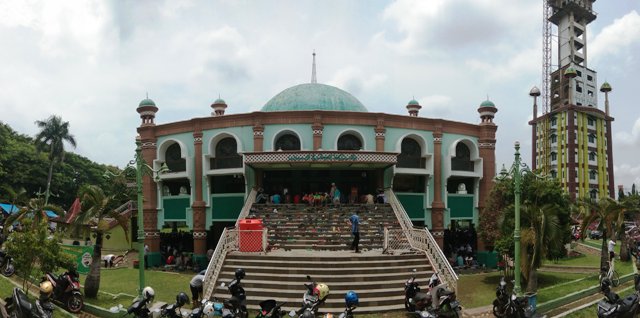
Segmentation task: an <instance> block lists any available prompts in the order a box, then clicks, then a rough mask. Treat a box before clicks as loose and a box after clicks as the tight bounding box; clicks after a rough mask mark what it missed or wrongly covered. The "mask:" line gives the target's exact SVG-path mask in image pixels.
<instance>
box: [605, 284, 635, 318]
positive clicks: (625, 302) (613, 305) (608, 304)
mask: <svg viewBox="0 0 640 318" xmlns="http://www.w3.org/2000/svg"><path fill="white" fill-rule="evenodd" d="M634 283H635V290H636V291H635V292H634V293H633V294H631V295H629V296H627V297H626V298H624V299H620V297H619V296H618V294H616V293H615V292H614V291H612V290H611V281H610V280H609V279H607V278H605V279H603V280H602V282H600V291H602V293H603V294H604V295H605V298H604V299H603V300H601V301H599V302H598V317H599V318H605V317H607V318H608V317H616V318H626V317H636V316H637V315H638V314H640V276H638V274H636V276H635V277H634Z"/></svg>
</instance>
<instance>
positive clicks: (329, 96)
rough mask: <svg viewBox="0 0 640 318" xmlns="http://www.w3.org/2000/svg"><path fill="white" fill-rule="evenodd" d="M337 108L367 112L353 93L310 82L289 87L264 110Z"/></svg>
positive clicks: (263, 108)
mask: <svg viewBox="0 0 640 318" xmlns="http://www.w3.org/2000/svg"><path fill="white" fill-rule="evenodd" d="M292 110H293V111H295V110H337V111H350V112H367V108H366V107H364V105H362V103H360V101H359V100H358V99H356V98H355V97H353V95H351V94H349V93H347V92H345V91H343V90H341V89H339V88H337V87H333V86H329V85H324V84H317V83H308V84H300V85H296V86H293V87H289V88H287V89H285V90H284V91H282V92H280V93H279V94H278V95H276V96H274V97H273V98H271V100H269V101H268V102H267V103H266V104H265V105H264V107H262V111H263V112H279V111H292Z"/></svg>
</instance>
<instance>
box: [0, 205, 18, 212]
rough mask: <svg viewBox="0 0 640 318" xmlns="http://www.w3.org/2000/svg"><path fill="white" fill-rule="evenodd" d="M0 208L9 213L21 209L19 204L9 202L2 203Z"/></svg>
mask: <svg viewBox="0 0 640 318" xmlns="http://www.w3.org/2000/svg"><path fill="white" fill-rule="evenodd" d="M0 209H2V210H3V211H4V212H5V213H9V214H12V213H16V212H18V211H19V210H20V209H19V208H18V207H17V206H15V205H13V204H7V203H0Z"/></svg>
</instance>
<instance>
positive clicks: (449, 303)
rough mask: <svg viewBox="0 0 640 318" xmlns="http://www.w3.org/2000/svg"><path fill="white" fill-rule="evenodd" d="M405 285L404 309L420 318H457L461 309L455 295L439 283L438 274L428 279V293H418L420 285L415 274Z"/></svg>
mask: <svg viewBox="0 0 640 318" xmlns="http://www.w3.org/2000/svg"><path fill="white" fill-rule="evenodd" d="M413 272H414V274H413V275H412V276H411V278H409V279H408V280H407V282H406V283H405V288H404V289H405V302H404V306H405V309H406V310H407V311H409V312H413V313H414V314H416V315H418V316H420V317H459V316H460V315H461V313H460V312H461V311H462V308H461V307H460V303H459V302H458V301H457V300H456V294H455V292H453V291H450V290H447V289H446V284H441V283H440V278H439V277H438V273H437V272H436V273H433V275H431V278H430V279H429V285H428V287H429V292H428V293H422V292H420V285H419V284H418V282H416V276H415V272H416V270H415V269H414V270H413Z"/></svg>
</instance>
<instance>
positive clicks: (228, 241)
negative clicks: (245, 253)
mask: <svg viewBox="0 0 640 318" xmlns="http://www.w3.org/2000/svg"><path fill="white" fill-rule="evenodd" d="M256 193H257V191H256V189H255V188H253V189H251V191H250V192H249V195H248V196H247V200H246V201H245V202H244V206H243V207H242V210H240V214H239V215H238V219H237V220H236V225H235V227H234V228H225V229H224V231H222V234H221V235H220V240H219V241H218V245H217V246H216V250H215V251H214V252H213V256H212V257H211V260H210V261H209V265H208V266H207V272H206V273H205V276H204V281H205V282H209V283H208V284H205V286H206V288H205V290H204V293H203V294H204V297H203V299H210V298H211V296H213V291H214V290H215V288H216V284H217V283H218V276H219V275H220V272H221V271H222V265H223V264H224V261H225V259H226V257H227V253H229V252H230V251H231V250H233V248H235V249H237V247H238V231H237V228H238V224H239V223H240V220H242V219H245V218H246V217H247V216H249V211H250V210H251V206H253V203H254V202H255V201H256ZM263 237H265V234H263ZM265 249H266V240H264V239H263V251H264V250H265Z"/></svg>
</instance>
